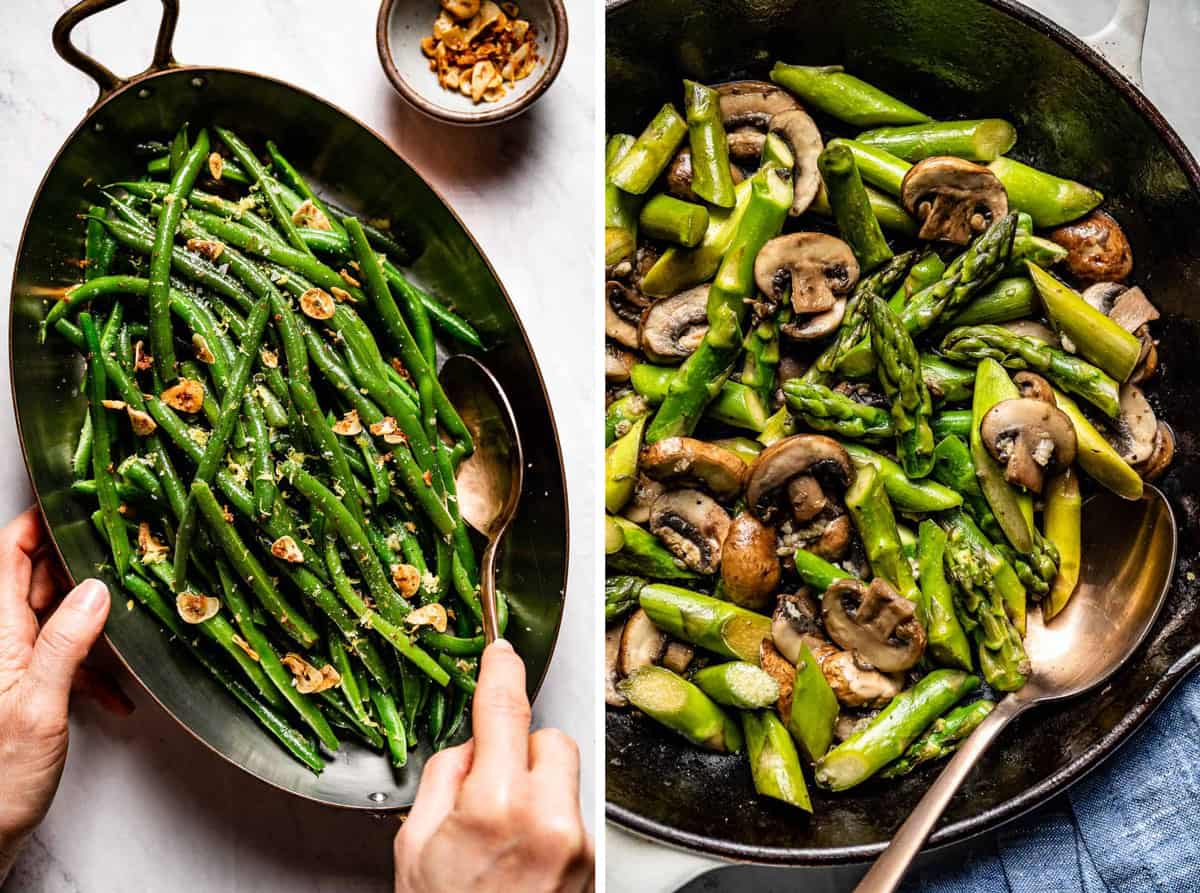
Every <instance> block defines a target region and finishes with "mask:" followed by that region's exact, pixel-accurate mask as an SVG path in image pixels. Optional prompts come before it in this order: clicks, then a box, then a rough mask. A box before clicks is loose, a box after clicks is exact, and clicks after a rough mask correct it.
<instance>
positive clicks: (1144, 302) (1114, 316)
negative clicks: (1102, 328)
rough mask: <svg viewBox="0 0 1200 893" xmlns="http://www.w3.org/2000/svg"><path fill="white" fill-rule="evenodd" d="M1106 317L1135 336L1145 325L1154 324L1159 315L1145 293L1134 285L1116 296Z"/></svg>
mask: <svg viewBox="0 0 1200 893" xmlns="http://www.w3.org/2000/svg"><path fill="white" fill-rule="evenodd" d="M1108 316H1109V318H1110V319H1111V320H1112V321H1113V322H1115V323H1116V324H1117V325H1119V326H1120V327H1121V328H1123V329H1124V330H1125V331H1127V332H1132V333H1133V334H1135V335H1136V334H1137V333H1138V330H1140V329H1141V328H1142V327H1143V326H1145V325H1146V324H1147V323H1151V322H1154V320H1156V319H1158V318H1159V316H1161V314H1160V313H1159V312H1158V308H1157V307H1155V306H1154V305H1153V304H1151V303H1150V299H1149V298H1147V297H1146V293H1145V292H1144V291H1142V290H1141V289H1140V288H1138V287H1137V286H1136V285H1135V286H1134V287H1133V288H1127V289H1125V290H1124V291H1123V292H1121V294H1120V295H1118V296H1117V299H1116V300H1115V301H1114V302H1113V305H1112V309H1111V310H1109V312H1108Z"/></svg>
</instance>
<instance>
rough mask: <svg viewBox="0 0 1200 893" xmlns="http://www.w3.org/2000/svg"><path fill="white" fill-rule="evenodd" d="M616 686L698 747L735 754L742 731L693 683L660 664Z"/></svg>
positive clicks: (644, 711) (644, 709) (637, 672)
mask: <svg viewBox="0 0 1200 893" xmlns="http://www.w3.org/2000/svg"><path fill="white" fill-rule="evenodd" d="M617 688H618V689H619V690H620V692H621V694H623V695H625V697H626V698H628V699H629V703H631V704H632V705H633V706H634V707H636V708H637V709H638V710H641V711H642V712H643V713H645V714H646V715H647V716H649V717H650V718H651V719H655V720H657V721H658V722H660V723H662V724H663V725H664V726H666V727H667V728H668V729H671V730H672V731H674V732H678V733H679V734H680V735H682V736H683V737H684V738H687V739H688V740H689V741H691V742H692V743H693V744H695V745H696V746H697V747H703V748H705V749H706V750H715V751H717V752H719V753H738V752H739V751H741V749H742V733H741V730H740V729H739V728H738V725H737V723H736V722H734V720H733V719H731V718H730V717H729V715H728V714H727V713H726V712H725V711H724V710H722V709H721V708H720V707H718V706H717V705H716V704H715V703H713V701H712V700H711V699H710V698H709V697H708V695H706V694H705V693H704V692H702V691H701V690H700V689H698V688H697V687H696V686H694V685H692V683H690V682H688V681H687V680H686V679H684V678H683V677H682V676H677V675H675V674H674V673H672V672H671V671H670V670H666V669H663V668H662V667H655V666H646V667H639V668H638V669H636V670H634V671H633V672H632V673H630V674H629V675H628V676H626V677H625V678H624V679H622V680H621V681H620V682H619V683H617Z"/></svg>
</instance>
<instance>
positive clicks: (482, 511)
mask: <svg viewBox="0 0 1200 893" xmlns="http://www.w3.org/2000/svg"><path fill="white" fill-rule="evenodd" d="M438 377H439V379H440V380H441V383H442V388H443V390H445V392H446V396H447V397H448V398H449V400H450V402H451V403H452V404H454V407H455V408H456V409H457V410H458V414H459V415H460V416H462V420H463V422H464V423H466V426H467V428H468V429H469V430H470V432H471V437H472V438H474V440H475V451H474V452H473V453H472V454H471V455H470V456H468V457H467V458H466V459H464V460H463V462H462V464H460V465H459V466H458V472H457V473H456V474H455V476H454V483H455V485H456V487H457V489H458V509H459V511H460V512H461V513H462V516H463V520H464V521H466V522H467V523H468V524H470V525H471V526H472V527H473V528H475V529H476V530H478V531H479V532H480V533H482V534H483V535H484V536H485V537H487V540H488V544H487V548H486V549H484V551H483V560H482V568H481V570H480V577H479V588H480V599H481V601H482V604H483V634H484V637H485V639H486V640H487V642H488V643H489V644H490V643H492V642H494V641H495V640H496V639H498V638H499V637H500V624H499V620H498V619H497V614H498V609H497V606H496V547H497V546H498V545H499V544H500V540H501V538H502V537H503V536H504V532H505V531H506V530H507V529H508V525H509V522H510V521H512V519H513V516H514V515H516V513H517V504H518V502H520V499H521V484H522V480H523V474H524V468H525V460H524V457H523V454H522V452H521V437H520V435H519V434H518V433H517V423H516V421H515V419H514V418H513V411H512V407H510V406H509V405H508V397H506V396H505V395H504V390H503V389H502V388H501V387H500V383H499V382H498V381H496V379H495V377H494V376H493V375H492V373H491V372H489V371H488V370H487V367H485V366H484V365H483V364H482V363H480V362H479V361H478V360H476V359H474V358H473V357H469V356H467V355H466V354H456V355H455V356H452V357H450V359H448V360H446V362H445V364H444V365H443V366H442V371H441V373H440V374H439V376H438Z"/></svg>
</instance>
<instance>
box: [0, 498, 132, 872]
mask: <svg viewBox="0 0 1200 893" xmlns="http://www.w3.org/2000/svg"><path fill="white" fill-rule="evenodd" d="M59 573H60V572H59V567H58V558H57V556H56V555H55V554H54V551H53V549H51V548H50V546H49V543H48V542H47V538H46V533H45V529H44V528H43V526H42V519H41V516H40V515H39V514H38V511H37V509H36V508H31V509H29V510H28V511H26V512H25V513H24V514H22V515H20V516H19V517H18V518H16V519H15V520H13V521H10V522H9V523H8V524H7V525H6V526H5V527H4V528H3V529H0V767H2V769H0V884H3V882H4V878H5V876H6V875H7V874H8V872H9V870H10V869H11V868H12V864H13V862H14V861H15V859H16V853H17V849H18V848H19V847H20V845H21V843H22V842H23V841H24V839H25V838H26V837H27V836H28V835H29V834H30V832H32V831H33V829H34V828H36V827H37V825H38V823H39V822H41V820H42V819H43V818H44V817H45V815H46V811H47V810H48V809H49V808H50V801H51V800H52V799H53V798H54V792H55V790H56V789H57V788H58V781H59V778H60V777H61V776H62V770H63V764H64V763H65V762H66V759H67V706H68V703H69V700H70V693H71V690H72V688H73V682H74V687H75V688H77V689H78V688H79V687H80V685H81V684H82V685H83V686H84V687H94V684H93V681H92V680H91V679H90V677H87V676H86V674H82V675H81V674H80V671H81V669H82V668H81V666H80V665H81V663H82V661H83V659H84V657H86V656H87V653H88V650H89V649H90V648H91V647H92V645H93V644H94V643H95V641H96V639H97V637H98V636H99V635H100V631H101V629H103V628H104V620H105V618H106V617H107V616H108V607H109V598H108V589H107V588H106V587H105V585H104V584H103V583H101V582H100V581H99V580H85V581H84V582H83V583H81V584H80V585H79V586H77V587H75V589H73V590H72V591H71V592H70V594H68V595H67V597H66V598H64V599H63V600H62V603H61V604H60V605H59V606H58V607H57V608H55V609H54V610H53V613H50V610H51V607H52V606H53V604H54V601H55V600H56V598H57V596H58V594H59V593H60V592H61V591H62V589H63V588H65V587H63V586H61V584H60V581H59V579H58V575H59ZM77 677H79V679H77ZM80 680H82V683H81V681H80ZM118 709H119V708H118ZM125 712H127V711H125Z"/></svg>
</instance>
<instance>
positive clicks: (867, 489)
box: [846, 465, 922, 605]
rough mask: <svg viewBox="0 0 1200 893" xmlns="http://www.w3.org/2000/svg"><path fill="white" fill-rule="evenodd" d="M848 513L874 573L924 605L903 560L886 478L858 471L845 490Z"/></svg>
mask: <svg viewBox="0 0 1200 893" xmlns="http://www.w3.org/2000/svg"><path fill="white" fill-rule="evenodd" d="M846 509H847V510H848V511H849V512H850V517H851V518H853V519H854V526H855V528H857V530H858V535H859V538H860V539H861V540H862V543H863V549H865V550H866V553H867V560H868V561H869V562H870V564H871V572H872V573H873V574H874V575H875V576H877V577H883V578H884V579H885V580H887V581H888V582H889V583H891V584H892V585H893V586H895V587H896V590H897V591H898V592H899V593H900V594H901V595H903V596H904V597H905V598H908V599H909V600H911V601H913V602H915V603H916V604H918V605H920V604H921V601H922V599H921V590H920V589H918V588H917V583H916V581H915V580H914V579H913V575H912V568H911V567H910V566H909V564H908V559H907V558H905V557H904V549H903V547H902V546H901V545H900V533H899V531H898V530H897V529H896V516H895V515H894V514H893V513H892V504H891V502H890V501H889V500H888V496H887V492H886V491H885V490H884V488H883V476H882V475H881V474H880V473H879V472H878V471H876V469H875V467H874V466H872V465H864V466H861V467H859V468H858V469H857V470H856V473H855V475H854V483H853V484H851V485H850V487H849V489H847V490H846Z"/></svg>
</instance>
